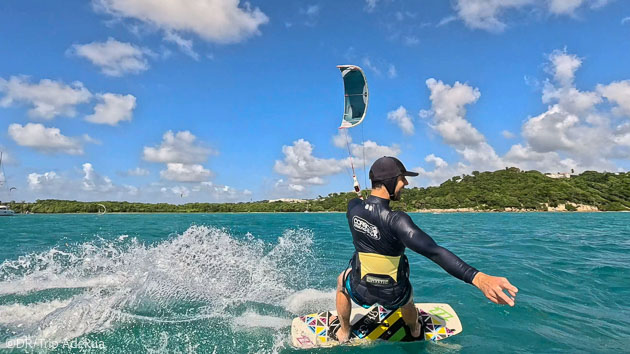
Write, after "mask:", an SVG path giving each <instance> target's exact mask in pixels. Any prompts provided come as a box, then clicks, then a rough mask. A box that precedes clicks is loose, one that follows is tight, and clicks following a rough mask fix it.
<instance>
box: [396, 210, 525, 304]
mask: <svg viewBox="0 0 630 354" xmlns="http://www.w3.org/2000/svg"><path fill="white" fill-rule="evenodd" d="M396 217H397V218H396V219H395V220H394V225H395V228H396V229H397V235H398V237H399V238H400V240H401V241H402V242H403V244H404V245H405V246H406V247H407V248H409V249H411V250H412V251H414V252H417V253H419V254H421V255H423V256H425V257H427V258H429V259H430V260H432V261H433V262H435V263H437V264H438V265H439V266H440V267H442V268H443V269H444V270H445V271H447V272H448V273H449V274H450V275H452V276H454V277H456V278H458V279H461V280H463V281H465V282H467V283H470V284H473V285H474V286H476V287H477V288H478V289H479V290H481V291H482V292H483V294H484V295H485V296H486V297H487V298H488V299H489V300H490V301H492V302H494V303H495V304H507V305H510V306H514V297H515V296H516V293H517V292H518V289H517V288H516V287H515V286H513V285H512V284H510V282H509V281H508V280H507V279H506V278H501V277H493V276H491V275H487V274H485V273H482V272H479V271H478V270H477V269H475V268H473V267H472V266H470V265H468V264H467V263H466V262H464V261H463V260H461V259H460V258H459V257H457V256H456V255H455V254H453V252H451V251H449V250H447V249H446V248H444V247H441V246H439V245H438V244H436V243H435V241H434V240H433V239H432V238H431V236H429V235H427V234H426V233H425V232H424V231H422V230H421V229H420V228H419V227H418V226H416V224H414V222H413V221H412V220H411V217H409V215H407V214H405V213H398V215H397V216H396ZM504 290H507V291H508V292H509V293H510V295H511V297H510V296H508V295H507V294H505V293H504Z"/></svg>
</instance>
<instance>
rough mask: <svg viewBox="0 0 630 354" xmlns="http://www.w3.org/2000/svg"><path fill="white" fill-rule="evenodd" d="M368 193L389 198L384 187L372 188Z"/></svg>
mask: <svg viewBox="0 0 630 354" xmlns="http://www.w3.org/2000/svg"><path fill="white" fill-rule="evenodd" d="M370 195H373V196H375V197H379V198H383V199H387V200H389V192H388V191H387V189H385V188H377V189H372V193H370Z"/></svg>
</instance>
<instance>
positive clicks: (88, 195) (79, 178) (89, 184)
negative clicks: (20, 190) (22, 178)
mask: <svg viewBox="0 0 630 354" xmlns="http://www.w3.org/2000/svg"><path fill="white" fill-rule="evenodd" d="M75 171H76V170H75ZM27 183H28V189H29V191H28V192H29V193H30V196H32V197H33V198H34V199H44V198H60V199H72V200H83V201H90V200H128V199H129V197H131V196H134V195H137V193H138V189H137V188H136V187H133V186H118V185H115V184H114V183H113V181H112V180H111V179H110V178H109V177H107V176H102V175H100V174H99V173H97V172H96V171H95V169H94V167H93V166H92V164H91V163H89V162H86V163H84V164H83V165H82V166H81V170H80V174H79V175H74V176H72V175H70V176H68V175H66V174H59V173H57V172H55V171H49V172H45V173H31V174H29V175H28V177H27ZM78 188H80V193H78V194H77V191H78Z"/></svg>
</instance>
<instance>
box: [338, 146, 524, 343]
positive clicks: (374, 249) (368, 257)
mask: <svg viewBox="0 0 630 354" xmlns="http://www.w3.org/2000/svg"><path fill="white" fill-rule="evenodd" d="M417 175H418V173H415V172H409V171H407V170H406V169H405V166H404V165H403V164H402V162H400V161H399V160H398V159H396V158H394V157H382V158H380V159H378V160H376V162H374V164H373V165H372V168H370V180H371V181H372V193H371V195H370V197H368V198H367V199H366V200H361V199H359V198H356V199H353V200H351V201H350V202H349V203H348V212H347V214H346V216H347V217H348V223H349V225H350V231H351V232H352V239H353V243H354V247H355V250H356V251H355V253H354V255H353V257H352V259H351V260H350V267H349V268H348V269H346V270H345V271H343V272H342V273H341V274H339V277H338V278H337V299H336V300H337V314H338V316H339V322H340V323H341V326H340V328H339V330H338V331H337V333H336V334H337V338H338V340H339V341H340V342H345V341H347V340H348V338H349V336H350V314H351V311H352V307H351V303H350V299H352V300H353V301H354V302H355V303H357V304H358V305H361V306H363V307H370V306H371V305H373V304H375V303H379V304H380V305H381V306H384V307H385V308H387V309H391V310H393V309H397V308H401V311H402V315H403V319H404V321H405V323H406V324H407V326H409V328H410V330H411V335H412V336H414V337H418V336H419V335H420V330H421V328H420V325H419V323H418V311H417V310H416V307H415V305H414V301H413V289H412V287H411V283H410V282H409V263H408V262H407V257H406V256H405V249H406V248H409V249H411V250H412V251H414V252H417V253H419V254H421V255H423V256H425V257H427V258H429V259H431V260H432V261H433V262H435V263H437V264H438V265H439V266H440V267H442V268H443V269H444V270H446V271H447V272H448V273H449V274H451V275H452V276H454V277H456V278H458V279H461V280H463V281H465V282H467V283H470V284H472V285H474V286H476V287H477V288H479V290H481V291H482V292H483V294H484V295H485V296H486V297H487V298H488V299H489V300H490V301H492V302H494V303H497V304H507V305H510V306H514V297H515V296H516V293H517V292H518V289H517V288H516V287H515V286H513V285H512V284H510V282H509V281H508V280H507V279H506V278H501V277H494V276H490V275H487V274H484V273H482V272H480V271H478V270H476V269H475V268H473V267H471V266H469V265H468V264H466V262H464V261H462V260H461V259H460V258H459V257H457V256H456V255H454V254H453V253H451V252H450V251H449V250H447V249H446V248H443V247H440V246H438V245H437V244H436V243H435V241H433V239H432V238H431V237H430V236H429V235H427V234H426V233H425V232H424V231H422V230H421V229H420V228H419V227H418V226H416V224H414V223H413V221H412V220H411V218H410V217H409V215H407V214H406V213H404V212H401V211H392V210H391V209H390V208H389V201H390V200H400V192H401V191H402V189H403V188H404V187H405V186H406V185H407V184H408V182H407V179H406V178H405V177H408V176H417ZM504 290H507V291H508V292H509V293H510V295H511V296H508V295H507V294H506V293H505V292H504Z"/></svg>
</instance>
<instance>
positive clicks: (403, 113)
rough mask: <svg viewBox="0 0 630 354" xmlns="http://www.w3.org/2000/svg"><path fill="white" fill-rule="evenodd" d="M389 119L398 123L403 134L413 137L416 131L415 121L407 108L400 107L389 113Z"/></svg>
mask: <svg viewBox="0 0 630 354" xmlns="http://www.w3.org/2000/svg"><path fill="white" fill-rule="evenodd" d="M387 119H388V120H389V121H392V122H394V123H396V125H398V127H399V128H400V130H402V132H403V134H405V135H413V133H414V131H415V127H414V125H413V119H412V118H411V116H410V115H409V113H408V112H407V109H406V108H405V107H403V106H400V107H398V108H397V109H396V110H393V111H391V112H389V113H387Z"/></svg>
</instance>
